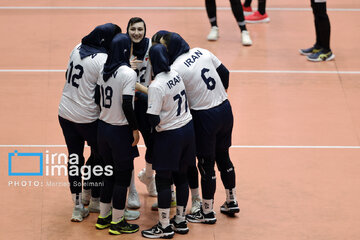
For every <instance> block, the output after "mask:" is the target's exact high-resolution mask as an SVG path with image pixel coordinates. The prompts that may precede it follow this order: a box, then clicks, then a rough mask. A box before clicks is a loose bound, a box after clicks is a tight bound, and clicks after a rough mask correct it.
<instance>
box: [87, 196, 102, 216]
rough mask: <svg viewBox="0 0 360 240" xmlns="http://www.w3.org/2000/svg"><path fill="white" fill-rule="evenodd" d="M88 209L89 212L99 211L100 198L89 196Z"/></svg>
mask: <svg viewBox="0 0 360 240" xmlns="http://www.w3.org/2000/svg"><path fill="white" fill-rule="evenodd" d="M88 209H89V212H92V213H99V212H100V198H97V199H94V198H91V199H90V204H89V206H88Z"/></svg>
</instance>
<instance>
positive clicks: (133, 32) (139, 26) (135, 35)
mask: <svg viewBox="0 0 360 240" xmlns="http://www.w3.org/2000/svg"><path fill="white" fill-rule="evenodd" d="M144 33H145V26H144V23H143V22H138V23H134V24H133V25H131V26H130V28H129V36H130V39H131V41H132V42H134V43H139V42H140V41H141V40H142V39H143V38H144Z"/></svg>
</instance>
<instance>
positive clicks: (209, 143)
mask: <svg viewBox="0 0 360 240" xmlns="http://www.w3.org/2000/svg"><path fill="white" fill-rule="evenodd" d="M191 114H192V116H193V120H194V129H195V138H196V155H197V156H199V157H214V158H215V155H216V152H219V151H225V150H228V149H229V148H230V146H231V135H232V129H233V124H234V117H233V114H232V110H231V105H230V102H229V101H228V100H225V101H224V102H223V103H222V104H220V105H219V106H216V107H213V108H210V109H207V110H199V111H196V110H192V111H191Z"/></svg>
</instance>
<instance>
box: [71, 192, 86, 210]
mask: <svg viewBox="0 0 360 240" xmlns="http://www.w3.org/2000/svg"><path fill="white" fill-rule="evenodd" d="M71 197H72V200H73V203H74V205H75V207H79V208H83V207H84V205H83V204H82V203H81V193H72V194H71Z"/></svg>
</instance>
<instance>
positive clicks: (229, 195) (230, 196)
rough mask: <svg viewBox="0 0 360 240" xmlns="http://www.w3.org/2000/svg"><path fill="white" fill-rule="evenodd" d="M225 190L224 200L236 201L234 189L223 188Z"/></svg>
mask: <svg viewBox="0 0 360 240" xmlns="http://www.w3.org/2000/svg"><path fill="white" fill-rule="evenodd" d="M225 192H226V202H227V203H229V202H236V189H235V188H233V189H225Z"/></svg>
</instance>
